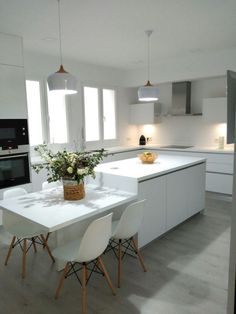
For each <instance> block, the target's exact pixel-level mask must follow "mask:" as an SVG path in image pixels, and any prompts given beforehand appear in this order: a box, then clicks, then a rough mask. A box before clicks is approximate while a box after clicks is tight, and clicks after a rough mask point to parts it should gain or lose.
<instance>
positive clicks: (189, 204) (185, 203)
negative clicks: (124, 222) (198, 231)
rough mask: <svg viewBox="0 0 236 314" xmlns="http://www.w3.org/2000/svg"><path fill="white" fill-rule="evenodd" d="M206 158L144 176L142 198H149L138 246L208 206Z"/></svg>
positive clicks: (139, 184)
mask: <svg viewBox="0 0 236 314" xmlns="http://www.w3.org/2000/svg"><path fill="white" fill-rule="evenodd" d="M205 167H206V164H205V162H203V163H200V164H197V165H194V166H190V167H187V168H184V169H182V170H177V171H173V172H172V173H169V174H166V175H163V176H159V177H155V178H152V179H148V180H143V181H140V182H139V183H138V197H139V199H140V200H141V199H146V200H147V202H146V206H145V211H144V218H143V222H142V225H141V228H140V230H139V232H138V246H139V248H141V247H143V246H145V245H147V244H148V243H149V242H151V241H152V240H154V239H156V238H158V237H159V236H161V235H162V234H164V233H165V232H167V231H168V230H170V229H172V228H174V227H175V226H177V225H178V224H180V223H182V222H183V221H184V220H186V219H188V218H189V217H191V216H193V215H195V214H196V213H198V212H200V211H202V210H203V209H204V208H205V181H206V180H205Z"/></svg>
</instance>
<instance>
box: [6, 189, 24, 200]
mask: <svg viewBox="0 0 236 314" xmlns="http://www.w3.org/2000/svg"><path fill="white" fill-rule="evenodd" d="M25 194H27V191H26V190H25V189H23V188H12V189H9V190H6V191H4V192H3V199H7V198H12V197H17V196H21V195H25Z"/></svg>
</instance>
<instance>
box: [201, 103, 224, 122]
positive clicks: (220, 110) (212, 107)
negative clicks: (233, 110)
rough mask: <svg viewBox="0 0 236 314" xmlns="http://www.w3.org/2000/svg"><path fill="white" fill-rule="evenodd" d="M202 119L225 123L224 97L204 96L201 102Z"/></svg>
mask: <svg viewBox="0 0 236 314" xmlns="http://www.w3.org/2000/svg"><path fill="white" fill-rule="evenodd" d="M202 115H203V119H204V120H206V121H207V122H214V123H226V121H227V104H226V97H217V98H205V99H203V103H202Z"/></svg>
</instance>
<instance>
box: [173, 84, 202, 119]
mask: <svg viewBox="0 0 236 314" xmlns="http://www.w3.org/2000/svg"><path fill="white" fill-rule="evenodd" d="M171 114H172V115H173V116H194V115H201V113H192V111H191V82H188V81H186V82H176V83H172V109H171Z"/></svg>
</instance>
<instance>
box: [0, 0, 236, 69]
mask: <svg viewBox="0 0 236 314" xmlns="http://www.w3.org/2000/svg"><path fill="white" fill-rule="evenodd" d="M61 20H62V45H63V47H62V49H63V56H64V57H68V58H71V59H75V60H78V61H81V62H86V63H91V64H100V65H104V66H111V67H116V68H121V69H136V68H141V67H144V66H145V64H146V59H147V38H146V35H145V34H144V30H147V29H153V30H154V33H153V35H152V37H151V64H152V65H154V64H155V63H157V62H160V61H161V60H162V59H165V60H166V59H168V58H173V57H178V56H184V55H186V56H187V55H188V56H189V55H190V54H201V53H205V52H211V51H215V50H223V49H230V48H233V47H236V36H235V30H236V1H235V0H143V1H141V0H61ZM0 31H1V32H5V33H10V34H16V35H21V36H23V38H24V48H25V50H27V51H33V52H34V51H37V52H40V53H44V54H50V55H57V56H58V54H59V52H58V50H59V48H58V20H57V1H56V0H0ZM45 38H53V39H54V40H51V41H48V40H45Z"/></svg>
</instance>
